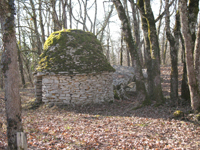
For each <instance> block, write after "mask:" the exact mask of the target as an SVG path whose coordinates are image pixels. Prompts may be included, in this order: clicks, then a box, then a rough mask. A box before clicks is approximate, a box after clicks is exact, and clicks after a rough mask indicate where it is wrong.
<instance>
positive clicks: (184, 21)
mask: <svg viewBox="0 0 200 150" xmlns="http://www.w3.org/2000/svg"><path fill="white" fill-rule="evenodd" d="M196 4H197V3H196ZM197 8H198V5H197ZM187 11H188V10H187V1H186V0H180V16H181V28H182V33H183V38H184V42H185V50H186V68H187V78H188V85H189V90H190V97H191V107H192V109H193V110H197V111H199V110H200V95H199V89H198V83H197V79H196V74H195V68H194V57H193V50H194V45H193V39H192V35H191V32H190V30H189V19H188V13H187ZM190 15H191V14H190Z"/></svg>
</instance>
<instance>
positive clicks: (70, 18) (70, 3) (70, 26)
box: [69, 0, 72, 29]
mask: <svg viewBox="0 0 200 150" xmlns="http://www.w3.org/2000/svg"><path fill="white" fill-rule="evenodd" d="M69 28H70V29H72V1H71V0H69Z"/></svg>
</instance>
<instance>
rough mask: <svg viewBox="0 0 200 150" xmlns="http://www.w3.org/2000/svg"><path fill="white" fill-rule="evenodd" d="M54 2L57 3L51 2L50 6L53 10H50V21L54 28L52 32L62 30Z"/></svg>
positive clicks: (55, 0) (52, 0) (53, 0)
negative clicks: (51, 20)
mask: <svg viewBox="0 0 200 150" xmlns="http://www.w3.org/2000/svg"><path fill="white" fill-rule="evenodd" d="M56 2H57V0H51V6H52V9H53V10H52V11H53V12H52V19H53V26H54V28H53V30H54V32H55V31H58V30H60V29H61V28H62V27H61V25H60V23H59V19H58V15H57V13H56Z"/></svg>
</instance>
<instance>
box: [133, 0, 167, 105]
mask: <svg viewBox="0 0 200 150" xmlns="http://www.w3.org/2000/svg"><path fill="white" fill-rule="evenodd" d="M137 4H138V7H139V8H140V13H141V15H143V17H145V19H146V21H144V20H143V24H144V25H145V24H147V26H145V27H148V30H146V28H145V30H143V32H147V33H144V34H145V35H148V40H147V39H146V41H149V43H148V44H150V45H149V47H150V52H151V53H150V54H151V55H150V56H151V57H150V58H151V59H150V60H149V63H150V64H149V65H148V66H147V67H148V68H147V70H148V76H149V78H148V80H149V85H148V86H149V87H150V88H151V89H150V88H149V90H150V91H149V94H150V98H151V99H152V100H156V103H157V104H158V105H159V104H161V103H163V100H164V98H163V93H162V87H161V78H160V47H159V43H158V36H157V31H156V26H155V23H156V20H155V19H154V15H153V12H152V9H151V4H150V0H144V1H143V0H138V3H137ZM146 38H147V37H146Z"/></svg>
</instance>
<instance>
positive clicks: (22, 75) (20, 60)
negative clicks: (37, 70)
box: [17, 46, 26, 88]
mask: <svg viewBox="0 0 200 150" xmlns="http://www.w3.org/2000/svg"><path fill="white" fill-rule="evenodd" d="M17 49H18V62H19V71H20V74H21V80H22V86H23V88H25V87H26V82H25V78H24V68H23V61H22V59H21V51H20V49H19V46H17Z"/></svg>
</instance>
